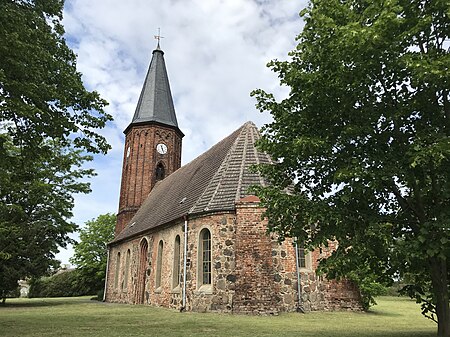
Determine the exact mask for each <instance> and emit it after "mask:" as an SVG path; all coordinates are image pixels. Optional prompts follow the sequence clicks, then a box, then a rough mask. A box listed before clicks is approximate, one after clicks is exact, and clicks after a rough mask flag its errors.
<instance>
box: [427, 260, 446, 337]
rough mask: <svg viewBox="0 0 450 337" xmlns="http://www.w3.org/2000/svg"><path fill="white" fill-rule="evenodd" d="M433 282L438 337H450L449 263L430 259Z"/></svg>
mask: <svg viewBox="0 0 450 337" xmlns="http://www.w3.org/2000/svg"><path fill="white" fill-rule="evenodd" d="M430 267H431V282H432V285H433V292H434V295H435V298H436V315H437V321H438V333H437V334H438V336H439V337H450V308H449V303H448V301H449V296H448V276H447V275H448V274H447V261H446V259H441V258H437V257H433V258H430Z"/></svg>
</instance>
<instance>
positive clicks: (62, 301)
mask: <svg viewBox="0 0 450 337" xmlns="http://www.w3.org/2000/svg"><path fill="white" fill-rule="evenodd" d="M91 298H92V297H90V296H88V297H80V298H76V299H75V298H73V297H67V298H61V297H58V298H31V299H29V298H27V299H23V300H21V299H10V300H8V299H7V300H6V302H5V303H0V310H2V309H14V308H34V307H36V308H37V307H53V306H60V305H78V304H80V303H96V302H97V301H96V300H91Z"/></svg>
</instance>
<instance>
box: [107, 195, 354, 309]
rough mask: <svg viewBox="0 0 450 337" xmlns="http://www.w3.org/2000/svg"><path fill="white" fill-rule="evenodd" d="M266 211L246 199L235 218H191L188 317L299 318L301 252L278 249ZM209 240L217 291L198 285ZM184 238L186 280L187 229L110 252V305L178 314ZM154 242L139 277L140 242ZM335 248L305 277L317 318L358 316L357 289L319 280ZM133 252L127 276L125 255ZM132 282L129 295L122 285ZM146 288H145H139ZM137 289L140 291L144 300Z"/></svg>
mask: <svg viewBox="0 0 450 337" xmlns="http://www.w3.org/2000/svg"><path fill="white" fill-rule="evenodd" d="M262 212H263V210H262V209H261V208H260V207H258V201H257V200H256V199H252V198H250V199H244V200H242V201H241V202H239V203H238V204H237V206H236V213H233V212H222V213H210V214H205V215H201V216H197V217H191V218H190V219H189V221H188V246H187V247H188V249H187V255H186V257H187V260H188V265H187V269H186V295H187V303H186V309H187V310H191V311H200V312H206V311H216V312H230V313H231V312H236V313H249V314H276V313H278V312H283V311H295V310H296V309H297V307H298V305H299V301H298V291H297V289H298V283H297V271H296V259H295V248H294V245H293V244H292V240H291V239H287V240H285V241H284V242H283V243H281V244H280V243H278V242H277V240H276V237H275V236H274V235H273V234H272V235H271V236H269V235H267V234H266V229H267V220H261V214H262ZM204 228H207V229H208V230H209V231H210V232H211V237H212V238H211V241H212V256H211V260H212V261H211V265H212V282H211V283H212V284H211V286H207V287H204V286H202V284H201V283H199V279H198V276H199V273H198V270H199V263H198V261H199V257H198V254H199V252H198V246H199V239H200V238H199V235H200V232H201V231H202V229H204ZM177 235H179V236H180V243H181V245H180V246H181V249H180V250H181V252H180V253H181V254H180V264H181V266H180V272H181V275H183V253H184V221H182V220H180V221H178V222H176V223H173V224H172V225H171V226H166V227H160V228H158V229H156V230H153V231H149V232H148V233H147V234H145V235H143V236H141V237H139V238H136V239H133V240H131V241H128V242H123V243H120V244H118V245H116V246H112V247H110V259H109V271H108V280H109V281H108V285H107V289H106V290H107V293H106V300H107V301H110V302H120V303H139V301H138V299H139V298H140V296H143V298H144V303H145V304H151V305H156V306H165V307H170V308H176V309H180V308H181V305H182V283H181V284H180V286H176V287H174V283H173V264H174V262H173V261H174V245H175V238H176V236H177ZM143 239H145V240H147V242H148V256H147V260H148V263H147V270H146V272H145V276H143V275H139V260H140V257H139V254H140V245H141V241H142V240H143ZM160 240H162V241H163V243H164V244H163V247H164V248H163V257H162V269H161V286H160V287H159V288H155V280H156V279H155V278H156V274H157V273H156V270H157V263H156V261H157V257H158V245H159V241H160ZM335 245H336V242H330V243H329V247H324V248H323V249H322V250H316V251H314V252H311V253H310V254H309V259H310V263H309V266H310V267H309V268H306V269H301V271H300V275H301V306H302V307H303V308H304V309H305V310H306V311H312V310H339V309H352V310H359V309H361V306H360V302H359V300H360V297H359V291H358V289H357V288H356V287H355V286H354V285H353V284H351V283H350V282H347V281H342V282H336V281H328V280H326V278H324V277H322V276H321V277H319V276H317V275H316V274H315V272H314V269H315V268H316V267H317V263H318V260H319V259H320V258H321V257H325V256H327V255H329V254H330V253H331V251H332V250H333V249H334V247H335ZM128 249H130V252H131V261H130V266H129V271H128V274H127V272H126V270H125V258H126V252H127V250H128ZM118 252H120V253H121V264H120V270H119V273H118V275H119V286H118V287H115V286H114V284H115V282H114V281H115V275H116V257H117V253H118ZM126 275H128V282H126V283H127V287H123V285H124V277H125V276H126ZM142 283H143V287H140V285H141V284H142ZM136 289H138V290H139V289H141V292H143V293H141V294H139V293H137V290H136Z"/></svg>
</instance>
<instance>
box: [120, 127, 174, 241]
mask: <svg viewBox="0 0 450 337" xmlns="http://www.w3.org/2000/svg"><path fill="white" fill-rule="evenodd" d="M159 143H164V144H166V145H167V154H164V155H161V154H159V153H158V152H157V151H156V145H157V144H159ZM128 149H129V150H128ZM160 162H161V163H162V164H163V166H164V168H165V175H166V176H167V175H169V174H171V173H173V172H174V171H176V170H177V169H178V168H180V166H181V135H180V134H179V133H178V132H177V131H176V130H174V129H172V128H170V127H163V126H160V125H155V124H150V125H135V126H132V127H131V129H130V130H129V131H128V132H127V134H126V136H125V148H124V156H123V164H122V181H121V185H120V199H119V212H118V215H117V225H116V231H115V234H116V235H118V234H119V233H120V232H121V231H122V230H123V229H124V228H125V226H126V225H127V224H128V223H129V221H130V220H131V218H132V217H133V216H134V214H135V213H136V211H137V210H138V209H139V207H140V206H141V204H142V203H143V202H144V200H145V198H146V197H147V196H148V194H149V193H150V191H151V190H152V189H153V187H154V185H155V184H156V182H157V181H156V179H155V169H156V165H157V164H158V163H160Z"/></svg>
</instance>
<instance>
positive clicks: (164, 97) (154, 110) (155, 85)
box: [125, 29, 181, 133]
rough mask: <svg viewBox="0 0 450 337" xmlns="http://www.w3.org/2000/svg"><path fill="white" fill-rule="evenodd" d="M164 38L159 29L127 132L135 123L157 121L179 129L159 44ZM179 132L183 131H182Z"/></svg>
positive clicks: (162, 53)
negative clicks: (156, 42) (155, 45)
mask: <svg viewBox="0 0 450 337" xmlns="http://www.w3.org/2000/svg"><path fill="white" fill-rule="evenodd" d="M162 38H164V37H163V36H161V30H160V29H158V35H155V39H156V40H158V45H157V47H156V49H155V50H153V56H152V60H151V62H150V66H149V68H148V72H147V76H146V77H145V81H144V84H143V86H142V90H141V94H140V96H139V101H138V103H137V106H136V110H135V112H134V116H133V119H132V121H131V123H130V125H129V126H128V127H127V128H126V129H125V133H127V131H128V130H129V129H130V128H131V127H132V126H133V125H138V124H142V123H157V124H161V125H166V126H168V127H173V128H175V129H177V130H178V131H179V129H178V122H177V116H176V114H175V108H174V104H173V99H172V93H171V90H170V85H169V77H168V76H167V70H166V64H165V61H164V52H163V51H162V50H161V48H160V44H159V42H160V40H161V39H162ZM179 132H180V133H181V131H179Z"/></svg>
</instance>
